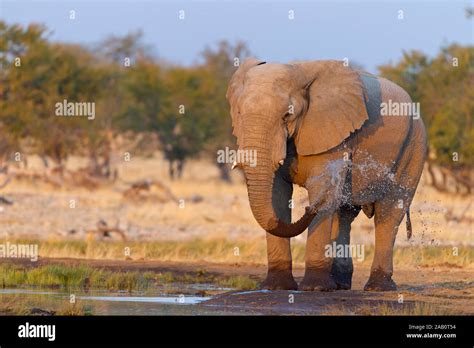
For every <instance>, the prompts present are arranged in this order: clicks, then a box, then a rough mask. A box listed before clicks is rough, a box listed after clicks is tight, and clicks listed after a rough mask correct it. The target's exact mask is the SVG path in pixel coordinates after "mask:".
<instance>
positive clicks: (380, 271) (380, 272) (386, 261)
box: [364, 199, 406, 291]
mask: <svg viewBox="0 0 474 348" xmlns="http://www.w3.org/2000/svg"><path fill="white" fill-rule="evenodd" d="M405 213H406V208H404V207H399V206H398V203H397V200H393V199H390V200H386V201H381V202H376V203H375V254H374V259H373V261H372V268H371V270H370V277H369V280H368V281H367V284H366V285H365V287H364V290H369V291H371V290H372V291H390V290H396V289H397V286H396V284H395V282H394V281H393V280H392V274H393V246H394V243H395V238H396V236H397V232H398V226H399V225H400V222H401V221H402V219H403V217H404V215H405Z"/></svg>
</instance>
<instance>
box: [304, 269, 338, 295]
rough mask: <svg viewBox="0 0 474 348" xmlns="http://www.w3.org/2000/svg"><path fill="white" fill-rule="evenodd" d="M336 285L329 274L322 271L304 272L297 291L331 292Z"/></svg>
mask: <svg viewBox="0 0 474 348" xmlns="http://www.w3.org/2000/svg"><path fill="white" fill-rule="evenodd" d="M336 289H337V284H336V282H335V281H334V279H333V278H332V276H331V274H330V273H329V272H327V271H323V270H308V269H307V270H306V272H305V274H304V277H303V280H302V281H301V283H300V285H299V287H298V290H302V291H333V290H336Z"/></svg>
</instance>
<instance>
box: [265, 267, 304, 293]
mask: <svg viewBox="0 0 474 348" xmlns="http://www.w3.org/2000/svg"><path fill="white" fill-rule="evenodd" d="M260 287H261V288H262V289H267V290H297V289H298V284H296V282H295V279H294V278H293V274H292V273H291V271H274V270H268V274H267V278H266V279H265V280H264V281H263V282H262V284H261V285H260Z"/></svg>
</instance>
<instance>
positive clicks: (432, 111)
mask: <svg viewBox="0 0 474 348" xmlns="http://www.w3.org/2000/svg"><path fill="white" fill-rule="evenodd" d="M473 66H474V47H473V46H466V47H463V46H460V45H457V44H452V45H450V46H447V47H443V48H442V49H441V52H440V53H439V54H438V55H437V56H436V57H434V58H433V59H429V58H428V57H426V56H425V55H424V54H423V53H421V52H417V51H413V52H410V53H404V55H403V59H402V60H401V61H400V62H399V63H398V64H396V65H394V66H392V65H386V66H382V67H380V68H379V69H380V72H381V74H382V75H383V76H385V77H387V78H389V79H391V80H392V81H394V82H396V83H398V84H399V85H400V86H402V87H403V88H405V90H407V92H408V93H409V94H410V95H411V97H412V99H413V100H414V101H415V102H420V104H421V111H422V117H423V120H424V121H425V123H426V126H427V131H428V139H429V148H430V156H429V164H436V165H438V166H440V168H441V170H442V173H443V174H442V176H443V185H441V184H439V183H437V180H436V177H435V175H434V172H433V169H432V168H431V167H429V172H430V174H431V176H432V182H433V184H434V185H435V187H437V188H439V189H444V188H445V186H446V185H445V184H446V175H447V174H446V173H448V172H450V173H451V175H452V176H453V177H454V179H455V180H456V182H457V183H458V184H460V185H463V186H465V187H466V188H467V190H468V191H470V190H471V185H472V183H471V181H472V180H471V178H470V171H471V170H472V168H473V164H474V145H473V143H472V137H473V136H474V131H473V129H472V124H473V118H474V88H473V86H474V70H473Z"/></svg>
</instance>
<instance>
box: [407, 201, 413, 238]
mask: <svg viewBox="0 0 474 348" xmlns="http://www.w3.org/2000/svg"><path fill="white" fill-rule="evenodd" d="M412 234H413V230H412V228H411V220H410V208H408V209H407V239H408V240H410V238H411V235H412Z"/></svg>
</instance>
